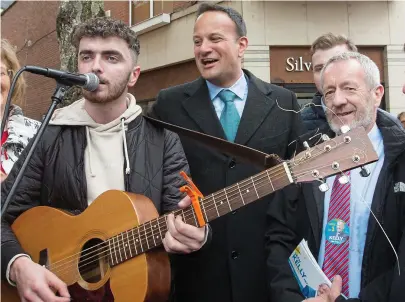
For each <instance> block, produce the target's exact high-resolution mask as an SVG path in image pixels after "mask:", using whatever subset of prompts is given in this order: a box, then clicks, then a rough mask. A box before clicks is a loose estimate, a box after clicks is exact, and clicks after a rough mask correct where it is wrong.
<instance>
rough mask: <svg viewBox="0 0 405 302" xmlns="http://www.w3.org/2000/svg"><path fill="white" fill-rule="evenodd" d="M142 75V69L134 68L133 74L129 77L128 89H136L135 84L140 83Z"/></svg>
mask: <svg viewBox="0 0 405 302" xmlns="http://www.w3.org/2000/svg"><path fill="white" fill-rule="evenodd" d="M140 74H141V67H140V66H134V68H132V71H131V74H130V76H129V80H128V84H127V86H128V87H134V85H135V83H136V82H137V81H138V78H139V75H140Z"/></svg>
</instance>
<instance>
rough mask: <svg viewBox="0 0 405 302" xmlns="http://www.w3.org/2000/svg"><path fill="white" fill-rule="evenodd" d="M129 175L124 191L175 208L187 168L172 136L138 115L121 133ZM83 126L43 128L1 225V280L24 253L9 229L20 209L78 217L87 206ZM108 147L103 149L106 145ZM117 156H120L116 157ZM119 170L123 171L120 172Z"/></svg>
mask: <svg viewBox="0 0 405 302" xmlns="http://www.w3.org/2000/svg"><path fill="white" fill-rule="evenodd" d="M126 137H127V143H128V150H129V161H130V167H131V173H130V174H129V175H127V174H125V190H126V191H128V192H132V193H137V194H142V195H144V196H146V197H148V198H150V199H151V200H152V201H153V203H154V205H155V207H156V209H157V210H158V212H159V213H164V212H167V211H169V210H173V209H175V208H176V205H177V203H178V202H179V201H180V199H181V195H182V193H180V191H179V188H180V186H182V185H184V184H185V183H184V181H183V179H182V178H181V176H180V175H179V173H180V171H181V170H184V171H185V172H186V173H189V169H188V164H187V160H186V157H185V155H184V151H183V148H182V146H181V143H180V140H179V138H178V136H177V134H174V133H172V132H170V131H167V130H164V129H159V128H156V127H155V126H153V125H152V124H150V123H149V122H147V121H146V120H145V119H144V118H143V117H142V116H138V117H137V118H136V119H135V120H134V121H132V122H131V123H129V125H128V130H127V132H126ZM85 148H86V133H85V127H83V126H51V125H50V126H48V128H47V129H46V130H45V133H44V135H43V137H42V138H41V140H40V142H39V143H38V146H37V148H36V150H35V152H34V154H33V156H32V158H31V161H30V163H29V165H28V167H27V170H26V171H25V174H24V177H23V178H22V180H21V182H20V185H19V187H18V189H17V192H16V194H15V197H14V199H13V200H12V201H11V203H10V205H9V208H8V210H7V212H6V213H5V215H4V217H3V218H4V219H3V221H2V223H1V235H2V236H1V261H2V277H3V278H4V277H5V272H6V268H7V264H8V262H9V261H10V260H11V258H12V257H13V256H14V255H16V254H18V253H23V250H22V248H21V246H20V245H19V243H18V242H17V240H16V238H15V236H14V233H13V232H12V230H11V229H10V225H11V224H12V223H13V221H14V220H15V219H16V218H17V217H18V216H19V215H20V214H21V213H23V212H24V211H26V210H28V209H30V208H32V207H35V206H39V205H44V206H51V207H55V208H60V209H65V210H68V211H70V212H73V213H80V212H82V211H84V210H85V209H86V208H87V197H86V192H87V189H86V176H85V171H84V150H85ZM29 149H30V145H29V146H28V147H27V148H26V149H25V151H24V152H23V153H22V155H21V157H20V159H19V160H18V161H17V163H16V164H15V166H14V168H13V169H12V171H11V173H10V174H9V176H8V177H7V180H6V181H5V182H4V183H3V184H2V188H1V198H2V202H4V200H5V199H6V196H7V194H8V192H9V190H10V188H11V186H12V184H13V182H14V179H15V177H16V176H17V172H18V170H19V169H20V167H21V165H22V163H23V159H24V158H25V157H26V155H27V151H28V150H29ZM106 149H107V147H106ZM117 156H124V154H122V155H121V154H120V155H117ZM122 173H125V172H124V169H123V171H122Z"/></svg>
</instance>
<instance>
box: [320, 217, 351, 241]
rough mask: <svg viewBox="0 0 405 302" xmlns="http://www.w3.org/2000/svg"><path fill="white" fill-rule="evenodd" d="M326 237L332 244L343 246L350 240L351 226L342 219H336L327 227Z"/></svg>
mask: <svg viewBox="0 0 405 302" xmlns="http://www.w3.org/2000/svg"><path fill="white" fill-rule="evenodd" d="M325 237H326V240H328V241H329V242H330V243H333V244H342V243H344V242H346V241H347V239H348V238H349V226H348V225H347V223H346V222H344V221H343V220H342V219H338V218H334V219H332V220H330V221H329V222H328V224H327V225H326V228H325Z"/></svg>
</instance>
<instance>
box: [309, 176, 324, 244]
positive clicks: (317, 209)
mask: <svg viewBox="0 0 405 302" xmlns="http://www.w3.org/2000/svg"><path fill="white" fill-rule="evenodd" d="M304 188H305V189H304V194H305V196H306V197H305V202H306V208H307V211H308V217H309V220H310V223H311V228H312V231H313V234H314V238H315V241H316V246H317V247H318V248H319V247H320V245H321V238H320V236H319V235H320V234H321V230H322V223H323V212H324V199H325V193H322V192H321V191H320V190H319V182H316V181H314V182H312V183H311V185H304Z"/></svg>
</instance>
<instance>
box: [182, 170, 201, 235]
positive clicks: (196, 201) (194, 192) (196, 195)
mask: <svg viewBox="0 0 405 302" xmlns="http://www.w3.org/2000/svg"><path fill="white" fill-rule="evenodd" d="M180 175H181V176H182V177H183V178H184V180H185V181H186V182H187V185H185V186H182V187H181V188H180V192H186V193H187V195H188V196H189V197H190V198H191V205H192V206H193V209H194V213H195V214H196V216H197V217H196V218H197V222H198V225H199V227H203V226H205V224H206V222H205V220H204V218H203V214H202V211H201V206H200V202H201V200H202V199H203V198H204V196H203V194H202V193H201V192H200V190H198V188H197V186H196V185H195V184H194V183H193V181H192V180H191V178H190V177H188V176H187V174H186V173H185V172H184V171H181V172H180Z"/></svg>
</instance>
